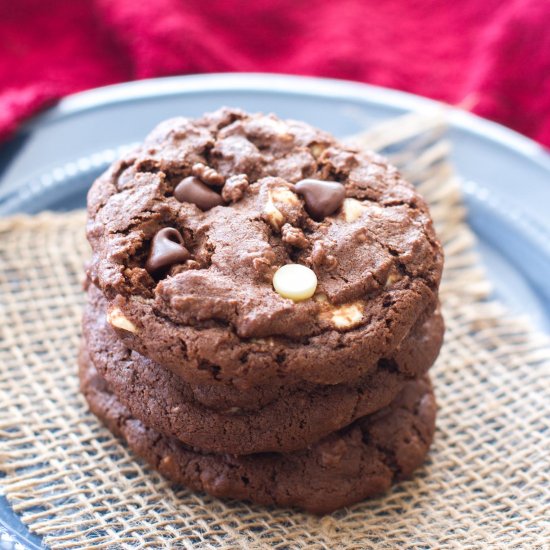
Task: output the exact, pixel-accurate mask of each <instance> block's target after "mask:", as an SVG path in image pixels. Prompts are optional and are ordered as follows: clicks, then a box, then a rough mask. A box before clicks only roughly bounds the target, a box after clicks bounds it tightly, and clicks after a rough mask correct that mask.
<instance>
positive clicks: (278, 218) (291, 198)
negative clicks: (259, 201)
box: [263, 187, 300, 231]
mask: <svg viewBox="0 0 550 550" xmlns="http://www.w3.org/2000/svg"><path fill="white" fill-rule="evenodd" d="M277 203H278V204H285V205H291V206H298V205H299V204H300V200H299V199H298V197H297V196H296V195H295V194H294V193H293V192H292V191H291V190H290V189H289V188H288V187H275V188H273V189H270V190H269V191H268V192H267V202H266V204H265V207H264V212H263V213H264V216H265V217H266V218H267V220H268V222H269V223H270V224H271V226H272V227H273V229H276V230H277V231H280V229H281V227H282V226H283V225H284V223H285V217H284V215H283V213H282V212H281V211H280V210H279V209H278V208H277V206H276V204H277Z"/></svg>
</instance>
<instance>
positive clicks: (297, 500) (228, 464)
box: [80, 362, 436, 514]
mask: <svg viewBox="0 0 550 550" xmlns="http://www.w3.org/2000/svg"><path fill="white" fill-rule="evenodd" d="M80 383H81V389H82V392H83V394H84V396H85V398H86V400H87V401H88V404H89V406H90V409H91V411H92V412H93V413H94V414H95V415H96V416H98V417H99V418H100V419H101V420H102V421H103V423H104V424H105V425H106V426H107V427H108V428H109V429H110V430H111V431H112V432H113V433H114V434H115V435H117V436H119V437H122V438H123V439H124V440H125V441H126V442H127V444H128V446H129V447H130V448H131V449H132V450H133V451H134V452H135V453H136V454H137V455H139V456H141V457H142V458H144V459H145V460H146V461H147V462H148V463H149V464H150V465H151V466H152V467H153V468H155V469H157V470H158V471H159V472H160V473H161V474H163V475H164V476H166V477H167V478H169V479H171V480H172V481H174V482H176V483H181V484H183V485H185V486H187V487H189V488H190V489H193V490H196V491H205V492H207V493H210V494H212V495H214V496H217V497H221V498H236V499H242V500H250V501H253V502H257V503H260V504H264V505H276V506H285V507H286V506H293V507H298V508H302V509H304V510H307V511H309V512H313V513H316V514H324V513H329V512H331V511H333V510H336V509H338V508H342V507H344V506H347V505H350V504H353V503H355V502H358V501H361V500H363V499H365V498H368V497H371V496H375V495H378V494H380V493H383V492H384V491H386V490H388V489H389V488H390V486H391V485H392V483H394V482H396V481H399V480H401V479H404V478H407V477H409V476H410V475H411V474H412V472H413V471H414V470H415V469H416V468H418V467H419V466H420V465H421V464H422V462H423V461H424V459H425V456H426V453H427V452H428V449H429V446H430V444H431V441H432V439H433V435H434V429H435V415H436V404H435V398H434V395H433V391H432V388H431V384H430V381H429V379H428V378H427V377H424V378H420V379H418V380H414V381H411V382H408V383H407V384H406V385H405V387H404V388H403V390H402V391H401V392H400V394H399V395H398V396H397V397H396V398H395V400H394V401H393V402H392V403H391V404H390V405H388V406H387V407H385V408H384V409H381V410H380V411H378V412H376V413H374V414H372V415H369V416H366V417H363V418H361V419H359V420H356V421H355V422H354V423H353V424H352V425H350V426H349V427H347V428H346V429H344V430H341V431H339V432H335V433H333V434H331V435H329V436H327V437H326V438H324V439H323V440H321V441H319V442H318V443H316V444H314V445H312V446H311V447H310V448H309V449H307V450H303V451H297V452H292V453H286V454H285V453H264V454H256V455H248V456H240V457H237V456H233V455H229V454H212V453H203V452H200V451H198V450H196V449H192V448H191V447H188V446H186V445H184V444H183V443H181V442H180V441H178V440H177V439H174V438H171V437H167V436H164V435H162V434H160V433H159V432H157V431H155V430H153V429H151V428H148V427H147V426H145V425H144V424H143V423H142V422H141V421H139V420H136V419H135V418H133V417H132V416H131V414H130V412H129V411H128V409H127V408H126V407H124V406H123V405H122V404H121V403H120V402H119V401H118V399H117V398H116V397H115V395H114V394H113V393H111V391H110V389H109V387H108V385H107V384H106V382H105V381H104V380H103V379H102V378H101V377H100V376H99V375H98V373H97V371H96V370H95V368H94V367H93V366H92V365H91V364H89V363H85V362H82V363H81V365H80Z"/></svg>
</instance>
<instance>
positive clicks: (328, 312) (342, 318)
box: [320, 302, 363, 329]
mask: <svg viewBox="0 0 550 550" xmlns="http://www.w3.org/2000/svg"><path fill="white" fill-rule="evenodd" d="M320 316H321V319H324V320H325V321H328V322H329V323H331V324H332V325H333V326H334V327H335V328H339V329H351V328H353V327H356V326H357V325H359V324H360V323H361V321H362V320H363V302H352V303H350V304H344V305H343V306H339V307H330V306H329V307H326V306H325V307H323V309H322V310H321V314H320Z"/></svg>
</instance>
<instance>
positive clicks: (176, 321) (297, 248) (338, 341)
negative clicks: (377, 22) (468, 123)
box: [80, 109, 443, 513]
mask: <svg viewBox="0 0 550 550" xmlns="http://www.w3.org/2000/svg"><path fill="white" fill-rule="evenodd" d="M87 231H88V233H87V234H88V239H89V242H90V244H91V246H92V252H93V255H92V259H91V261H90V264H89V266H88V270H87V275H88V279H87V280H88V303H87V307H86V310H85V313H84V320H83V332H84V336H83V344H82V348H81V354H80V378H81V387H82V391H83V393H84V395H85V397H86V399H87V400H88V403H89V405H90V408H91V410H92V411H93V412H94V413H95V414H96V415H97V416H98V417H99V418H100V419H101V420H102V421H103V422H104V423H105V424H106V425H107V426H108V427H109V429H110V430H111V431H112V432H113V433H115V434H117V435H119V436H121V437H122V438H124V439H125V440H126V442H127V444H128V445H129V447H130V448H131V449H133V450H134V451H135V452H136V453H137V454H138V455H140V456H142V457H143V458H145V459H146V460H147V461H148V462H149V463H150V464H152V466H153V467H154V468H156V469H158V470H159V471H160V472H161V473H162V474H164V475H165V476H167V477H168V478H170V479H172V480H174V481H176V482H179V483H182V484H184V485H186V486H188V487H190V488H192V489H194V490H198V491H206V492H208V493H210V494H212V495H216V496H219V497H232V498H238V499H247V500H250V501H254V502H258V503H262V504H274V505H278V506H296V507H299V508H302V509H305V510H308V511H311V512H314V513H326V512H330V511H332V510H335V509H337V508H340V507H342V506H345V505H348V504H351V503H353V502H356V501H359V500H362V499H364V498H366V497H369V496H372V495H375V494H379V493H381V492H383V491H385V490H387V489H388V488H389V487H390V486H391V484H392V483H393V482H394V481H396V480H399V479H402V478H405V477H407V476H409V475H410V474H411V473H412V471H413V470H414V469H415V468H417V467H418V466H419V465H421V463H422V462H423V460H424V458H425V455H426V453H427V451H428V448H429V446H430V443H431V440H432V437H433V433H434V422H435V401H434V396H433V393H432V388H431V384H430V381H429V379H428V377H427V375H426V373H427V371H428V369H429V368H430V366H431V365H432V364H433V362H434V361H435V359H436V357H437V355H438V353H439V349H440V347H441V343H442V338H443V321H442V318H441V315H440V313H439V308H438V286H439V282H440V278H441V270H442V262H443V258H442V250H441V246H440V243H439V242H438V240H437V237H436V235H435V233H434V230H433V227H432V221H431V219H430V215H429V212H428V208H427V206H426V204H425V202H424V200H423V199H422V198H421V197H420V196H419V195H418V193H417V192H416V191H415V190H414V188H413V187H412V186H411V185H410V184H409V183H407V182H406V181H404V180H403V179H402V177H401V176H400V174H399V172H398V171H397V170H396V169H395V168H393V167H391V166H389V165H388V164H387V163H386V162H385V161H384V160H383V159H382V158H380V157H378V156H376V155H375V154H373V153H365V152H362V151H357V150H354V149H353V148H350V147H347V146H344V145H342V144H340V143H339V142H338V141H337V140H335V139H334V138H333V137H332V136H331V135H329V134H327V133H325V132H322V131H320V130H317V129H315V128H312V127H311V126H309V125H307V124H305V123H302V122H296V121H291V120H285V121H283V120H280V119H278V118H276V117H275V116H272V115H269V116H265V115H261V114H253V115H250V114H247V113H245V112H243V111H240V110H236V109H221V110H219V111H217V112H214V113H211V114H207V115H204V116H203V117H202V118H198V119H193V120H192V119H186V118H176V119H172V120H168V121H166V122H164V123H162V124H160V125H159V126H158V127H157V128H156V129H155V130H153V132H152V133H151V134H150V135H149V136H148V137H147V139H146V140H145V142H144V143H143V144H142V145H141V146H140V147H139V148H137V149H136V150H134V151H133V152H132V153H130V154H127V155H126V156H125V157H124V158H122V160H120V161H118V162H117V163H115V164H114V165H113V166H112V167H111V168H110V169H109V170H108V171H107V172H106V173H105V174H103V175H102V176H101V177H100V178H99V179H98V180H97V181H96V182H95V183H94V185H93V187H92V189H91V190H90V193H89V195H88V228H87Z"/></svg>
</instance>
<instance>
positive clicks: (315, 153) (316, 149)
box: [309, 143, 326, 159]
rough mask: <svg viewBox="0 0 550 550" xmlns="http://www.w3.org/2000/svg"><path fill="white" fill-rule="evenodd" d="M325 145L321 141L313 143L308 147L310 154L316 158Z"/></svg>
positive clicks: (322, 151) (321, 152)
mask: <svg viewBox="0 0 550 550" xmlns="http://www.w3.org/2000/svg"><path fill="white" fill-rule="evenodd" d="M325 149H326V147H325V146H324V145H322V144H321V143H314V144H312V145H311V146H310V147H309V150H310V151H311V154H312V155H313V156H314V157H315V158H316V159H318V158H319V157H320V156H321V155H322V154H323V153H324V151H325Z"/></svg>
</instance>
